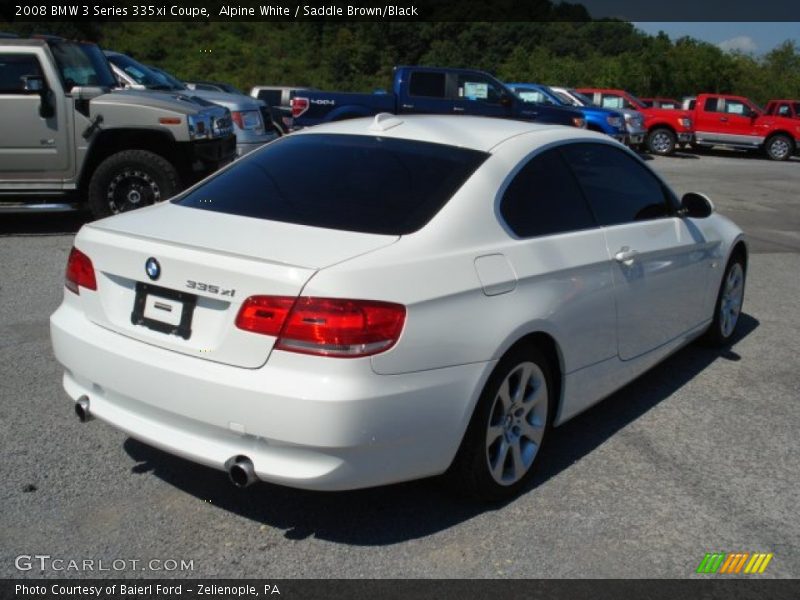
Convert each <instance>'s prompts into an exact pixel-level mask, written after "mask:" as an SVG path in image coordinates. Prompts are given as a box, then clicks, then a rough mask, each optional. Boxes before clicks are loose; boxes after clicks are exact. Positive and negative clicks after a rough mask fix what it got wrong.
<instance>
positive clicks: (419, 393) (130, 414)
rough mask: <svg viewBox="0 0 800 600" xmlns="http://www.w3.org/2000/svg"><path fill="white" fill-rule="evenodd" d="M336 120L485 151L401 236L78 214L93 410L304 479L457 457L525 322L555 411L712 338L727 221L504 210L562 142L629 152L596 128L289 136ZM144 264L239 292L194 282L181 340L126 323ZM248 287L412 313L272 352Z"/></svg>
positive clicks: (424, 120) (76, 320)
mask: <svg viewBox="0 0 800 600" xmlns="http://www.w3.org/2000/svg"><path fill="white" fill-rule="evenodd" d="M325 133H337V134H351V135H380V136H381V137H398V138H408V139H416V140H422V141H429V142H433V143H447V144H450V145H454V146H463V147H468V148H474V149H480V150H483V151H487V152H490V153H491V155H490V156H489V157H488V158H487V160H486V161H485V162H484V163H483V164H482V165H481V166H480V167H479V168H478V169H477V171H476V172H475V173H474V174H473V176H472V177H470V178H469V179H468V180H467V181H466V183H465V184H464V185H463V186H462V187H461V189H459V190H458V191H457V192H456V193H455V194H454V195H453V197H452V198H451V199H450V201H449V202H448V203H447V204H445V206H444V207H443V208H442V209H441V210H440V211H439V212H438V214H436V216H434V217H433V219H432V220H431V221H430V222H429V223H428V224H427V225H426V226H424V227H423V228H422V229H420V230H419V231H417V232H415V233H411V234H408V235H404V236H400V237H399V238H398V236H390V235H370V234H363V233H353V232H344V231H335V230H330V229H321V228H312V227H304V226H299V225H293V224H288V223H276V222H272V221H263V220H258V219H252V218H245V217H238V216H233V215H226V214H221V213H216V212H210V211H204V210H199V209H193V208H187V207H182V206H178V205H175V204H169V203H167V204H161V205H156V206H153V207H151V208H148V209H145V210H141V211H136V212H133V213H128V214H124V215H120V216H117V217H112V218H110V219H106V220H103V221H100V222H98V223H96V224H93V225H89V226H85V227H84V228H83V229H82V230H81V231H80V232H79V234H78V236H77V238H76V243H75V245H76V247H77V248H78V249H80V250H81V251H83V252H85V253H86V254H87V255H88V256H89V257H90V258H91V259H92V260H93V261H94V267H95V271H96V272H97V277H98V291H97V292H93V291H90V290H85V289H81V290H80V295H75V294H74V293H73V292H70V291H65V294H64V302H63V303H62V305H61V306H60V307H59V309H58V310H57V311H56V312H55V313H54V315H53V316H52V317H51V332H52V339H53V348H54V352H55V356H56V358H57V360H58V361H59V362H60V363H62V364H63V365H64V368H65V375H64V385H65V389H66V391H67V393H68V395H69V396H70V397H71V398H72V399H73V400H77V399H78V398H80V397H82V396H87V397H88V398H89V399H90V402H91V411H92V414H94V415H96V416H98V417H99V418H100V419H104V420H106V421H108V422H110V423H112V424H113V425H115V426H116V427H119V428H121V429H123V430H125V431H127V432H128V433H129V434H131V435H132V436H134V437H136V438H138V439H142V440H144V441H145V442H147V443H150V444H153V445H155V446H158V447H160V448H163V449H166V450H168V451H170V452H173V453H175V454H178V455H181V456H184V457H186V458H189V459H192V460H195V461H198V462H200V463H203V464H206V465H209V466H212V467H215V468H218V469H223V468H225V463H226V461H228V460H229V459H230V458H231V457H233V456H237V455H246V456H248V457H249V458H251V459H252V461H253V463H254V466H255V470H256V473H257V475H258V476H259V478H261V479H264V480H267V481H273V482H277V483H283V484H287V485H292V486H295V487H303V488H309V489H329V490H332V489H350V488H357V487H366V486H372V485H380V484H384V483H390V482H394V481H402V480H407V479H413V478H418V477H424V476H428V475H434V474H437V473H442V472H443V471H444V470H446V469H447V467H448V466H449V464H450V462H451V461H452V459H453V457H454V456H455V454H456V451H457V449H458V447H459V444H460V442H461V439H462V437H463V435H464V432H465V430H466V428H467V425H468V423H469V421H470V418H471V415H472V411H473V408H474V406H475V404H476V402H477V400H478V397H479V396H480V393H481V390H482V388H483V385H484V384H485V382H486V380H487V379H488V377H489V375H490V374H491V372H492V369H493V368H494V366H495V364H496V363H497V361H498V360H499V359H500V358H501V357H502V356H503V355H504V353H505V352H506V351H507V350H508V349H509V348H510V347H511V346H513V345H514V344H515V343H516V342H517V341H518V340H520V339H521V338H522V337H524V336H526V335H528V334H533V333H535V334H539V335H546V336H549V337H550V338H551V339H552V340H553V341H554V343H555V346H556V349H557V354H558V367H559V372H560V374H561V385H560V389H561V398H560V399H559V403H558V409H557V415H556V419H555V423H556V424H560V423H562V422H564V421H565V420H567V419H568V418H571V417H572V416H574V415H576V414H578V413H579V412H581V411H583V410H585V409H586V408H588V407H589V406H591V405H592V404H594V403H595V402H597V401H599V400H600V399H602V398H604V397H605V396H607V395H608V394H610V393H612V392H613V391H615V390H616V389H618V388H619V387H621V386H622V385H624V384H626V383H627V382H629V381H630V380H631V379H632V378H634V377H636V376H637V375H639V374H641V373H642V372H644V371H645V370H647V369H648V368H650V367H652V366H653V365H654V364H656V363H657V362H658V361H659V360H661V359H663V358H664V357H665V356H666V355H668V354H669V353H671V352H674V351H675V350H676V349H678V348H680V347H681V346H682V345H684V344H686V343H687V342H688V341H690V340H691V339H693V338H694V337H696V336H697V335H699V334H700V333H702V331H703V330H704V328H705V327H706V326H707V325H708V323H709V322H710V319H711V315H712V311H713V306H714V302H715V299H716V292H717V290H718V289H719V285H720V281H721V277H722V272H723V270H724V266H725V264H726V261H727V258H728V256H729V254H730V252H731V249H732V248H733V246H734V244H736V243H737V242H739V240H741V239H742V234H741V231H740V230H739V229H738V228H737V227H736V226H735V225H733V224H732V223H731V222H730V221H728V220H727V219H725V218H724V217H722V216H720V215H717V214H713V215H712V216H710V217H708V218H705V219H689V218H678V217H670V218H663V219H657V220H652V221H643V222H636V223H632V224H628V225H621V226H614V227H606V228H603V227H596V228H593V229H588V230H583V231H578V232H571V233H564V234H558V235H550V236H543V237H535V238H530V239H518V238H517V237H516V236H514V235H513V233H512V232H511V231H510V230H509V228H508V227H507V226H506V225H505V224H504V222H503V221H502V219H501V218H499V203H500V199H501V198H502V195H503V192H504V191H505V188H506V187H507V185H508V184H509V182H510V181H511V179H512V178H513V176H514V175H515V174H516V172H517V170H518V168H519V165H520V164H521V162H522V161H523V160H524V159H526V158H528V157H531V156H533V155H535V154H536V153H538V152H541V151H542V150H544V149H547V148H549V147H552V146H553V145H556V144H560V143H564V142H568V141H592V142H597V143H603V144H611V145H614V146H615V147H619V148H623V146H621V145H620V144H618V143H616V142H613V141H612V140H610V139H609V138H608V137H607V136H605V135H602V134H597V133H593V132H590V131H586V130H577V129H574V128H567V127H556V126H541V125H534V124H530V123H523V122H517V121H504V120H494V119H484V118H476V117H461V116H460V117H434V116H411V117H403V119H402V120H401V123H400V124H399V125H397V124H394V125H393V126H392V127H391V128H388V129H386V130H385V131H380V132H376V131H375V122H373V120H372V119H357V120H352V121H345V122H341V123H335V124H328V125H321V126H317V127H315V128H313V129H308V130H303V131H301V132H299V133H297V134H294V135H295V136H302V135H311V134H325ZM278 143H280V142H278ZM631 155H632V154H631ZM632 156H633V155H632ZM625 246H627V247H629V248H631V249H636V250H637V251H638V252H639V254H638V255H637V256H636V259H635V260H634V265H633V268H631V267H628V266H627V265H624V264H622V263H620V262H619V261H617V260H615V258H614V254H615V253H616V252H617V251H618V250H619V249H621V248H623V247H625ZM150 256H155V257H157V258H158V259H159V260H160V261H161V263H162V267H163V275H162V279H159V280H158V282H157V283H158V284H159V285H164V286H165V287H169V288H172V287H175V288H181V287H182V286H183V284H184V280H185V279H187V278H188V279H193V278H197V279H198V280H205V279H208V281H209V282H212V283H215V282H219V283H220V284H221V285H231V286H236V295H235V296H234V297H233V298H226V299H224V300H223V299H222V298H220V297H216V296H214V295H212V294H207V293H198V296H199V300H198V302H199V305H198V309H197V310H198V311H200V312H199V313H198V314H199V315H200V316H199V317H197V318H198V319H199V321H198V322H197V336H198V337H197V338H196V339H195V338H194V330H193V336H192V338H190V340H183V339H181V338H177V337H175V336H172V337H173V338H174V339H165V338H167V337H169V336H165V335H164V334H160V333H158V332H153V331H150V330H144V331H142V328H141V327H140V326H134V325H132V324H131V323H130V309H131V303H132V295H133V292H132V289H131V286H132V285H134V282H135V281H137V280H139V281H147V279H146V277H145V274H144V263H145V261H146V260H147V258H148V257H150ZM190 273H191V275H190ZM115 279H116V280H117V281H116V283H115V282H114V280H115ZM119 280H124V282H123V283H122V284H120V283H119ZM227 282H230V283H229V284H228V283H227ZM112 284H113V285H112ZM115 285H116V286H117V287H114V286H115ZM109 290H111V291H110V292H109ZM256 294H280V295H292V296H295V295H298V294H302V295H303V296H317V297H333V298H362V299H370V300H379V301H387V302H394V303H401V304H403V305H405V307H406V311H407V316H406V322H405V327H404V329H403V332H402V334H401V336H400V339H399V340H398V342H397V343H396V345H394V346H393V347H392V348H390V349H389V350H387V351H385V352H382V353H379V354H375V355H373V356H371V357H364V358H354V359H337V358H330V357H320V356H307V355H301V354H295V353H292V352H287V351H284V350H272V345H273V343H274V341H275V338H274V337H270V336H265V335H257V334H253V333H249V332H245V331H241V330H238V329H236V328H235V326H234V325H233V319H234V318H235V314H236V312H237V311H238V306H239V305H240V304H241V302H242V301H243V300H244V299H245V298H247V297H248V296H250V295H256ZM226 302H227V303H228V304H229V305H228V306H222V304H224V303H226ZM201 308H202V309H203V310H201ZM214 315H216V320H214ZM654 316H655V317H658V318H653V317H654ZM126 318H127V319H128V320H127V321H125V319H126ZM120 334H121V335H120ZM201 346H205V347H204V348H201Z"/></svg>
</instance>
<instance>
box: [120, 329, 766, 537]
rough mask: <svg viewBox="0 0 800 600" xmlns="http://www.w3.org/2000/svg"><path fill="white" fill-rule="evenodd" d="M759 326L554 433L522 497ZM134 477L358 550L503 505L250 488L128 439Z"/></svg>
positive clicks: (374, 492)
mask: <svg viewBox="0 0 800 600" xmlns="http://www.w3.org/2000/svg"><path fill="white" fill-rule="evenodd" d="M758 325H759V323H758V321H757V320H756V319H755V318H753V317H752V316H749V315H746V314H743V315H742V316H741V318H740V321H739V327H738V330H737V335H736V338H735V339H734V340H733V343H732V344H731V346H729V347H728V348H726V349H722V350H719V349H712V348H706V347H703V346H700V345H697V344H692V345H690V346H688V347H687V348H684V349H682V350H681V351H679V352H678V353H676V354H674V355H673V356H671V357H670V358H668V359H667V360H665V361H664V362H662V363H661V364H660V365H658V366H656V367H654V368H653V369H652V370H650V371H649V372H648V373H646V374H644V375H643V376H642V377H640V378H638V379H637V380H635V381H633V382H632V383H630V384H628V385H627V386H626V387H625V388H623V389H622V390H620V391H618V392H616V393H615V394H613V395H612V396H610V397H609V398H607V399H606V400H604V401H603V402H601V403H599V404H597V405H596V406H594V407H593V408H591V409H589V410H588V411H586V412H585V413H583V414H582V415H579V416H578V417H576V418H574V419H572V420H571V421H569V422H568V423H566V424H565V425H563V426H562V427H558V428H556V429H554V430H553V431H552V432H551V435H550V439H549V441H548V445H547V446H545V448H544V449H543V450H542V455H541V456H540V458H539V463H538V469H537V474H536V476H535V477H534V478H533V481H532V482H531V484H530V486H529V489H528V490H526V491H525V492H523V493H525V494H530V493H533V494H535V493H536V487H537V486H542V485H545V484H546V482H547V481H548V480H549V479H551V478H552V477H555V476H556V475H558V474H559V473H561V472H562V471H563V470H564V469H567V468H568V467H569V466H570V465H572V464H573V463H575V462H576V461H578V460H580V459H581V458H583V457H585V456H586V455H588V454H590V453H591V452H592V451H593V450H594V449H595V448H597V447H598V446H600V445H601V444H602V443H603V442H604V441H605V440H607V439H608V438H609V437H611V436H613V435H614V434H615V433H616V432H618V431H619V430H620V429H622V428H624V427H625V426H626V425H628V424H630V423H632V422H633V421H635V420H636V419H638V418H639V417H641V416H642V415H643V414H645V413H646V412H647V411H649V410H650V409H651V408H653V407H654V406H656V405H657V404H658V403H659V402H661V401H662V400H664V399H665V398H668V397H669V396H670V395H672V394H673V393H674V392H675V391H677V390H678V389H680V388H681V387H682V386H683V385H684V384H685V383H687V382H688V381H690V380H691V379H692V378H693V377H695V375H697V374H698V373H700V372H701V371H703V370H704V369H706V368H707V367H708V366H709V365H711V364H712V363H713V362H715V361H717V360H734V361H735V360H739V359H740V357H739V355H738V354H736V352H735V346H736V343H737V342H739V341H740V340H741V339H743V338H744V337H746V336H748V335H750V334H751V333H752V332H753V331H754V330H755V329H756V328H757V327H758ZM124 448H125V451H126V452H127V453H128V454H129V455H130V457H131V458H132V459H133V460H135V461H136V462H137V463H138V464H136V465H135V466H134V467H133V468H132V472H134V473H139V474H144V473H152V474H153V475H155V476H156V477H158V478H160V479H162V480H163V481H165V482H166V483H168V484H170V485H172V486H175V487H176V488H178V489H180V490H182V491H184V492H186V493H188V494H192V495H193V496H196V497H197V498H200V499H202V500H204V501H208V502H210V503H211V504H213V505H214V506H216V507H218V508H221V509H223V510H226V511H230V512H232V513H235V514H237V515H240V516H243V517H245V518H247V519H250V520H252V521H254V522H256V523H260V524H265V525H267V526H269V527H274V528H277V529H281V530H284V532H285V533H284V537H285V538H287V539H296V540H299V539H305V538H307V537H310V536H314V537H316V538H319V539H324V540H329V541H332V542H337V543H344V544H352V545H359V546H373V545H386V544H395V543H399V542H403V541H406V540H410V539H416V538H421V537H425V536H429V535H431V534H434V533H436V532H439V531H442V530H444V529H447V528H449V527H451V526H453V525H456V524H458V523H461V522H464V521H467V520H469V519H471V518H473V517H475V516H477V515H479V514H481V513H484V512H487V511H492V510H498V509H500V508H502V507H503V506H504V504H494V505H485V504H483V505H482V504H478V503H475V502H472V501H469V500H465V499H461V498H459V497H458V496H457V495H456V494H455V493H453V492H452V490H449V489H447V485H446V483H445V481H443V479H442V478H435V479H427V480H421V481H415V482H410V483H403V484H397V485H391V486H384V487H380V488H373V489H368V490H357V491H351V492H310V491H304V490H295V489H291V488H286V487H282V486H277V485H271V484H267V483H257V484H255V485H253V486H251V487H249V488H247V489H245V490H241V489H237V488H235V487H233V485H232V484H231V483H229V482H228V480H227V475H226V474H224V473H222V472H221V471H216V470H214V469H210V468H207V467H203V466H200V465H197V464H195V463H192V462H190V461H186V460H183V459H181V458H178V457H176V456H173V455H171V454H168V453H165V452H162V451H160V450H158V449H156V448H153V447H151V446H148V445H146V444H143V443H141V442H139V441H136V440H134V439H132V438H128V439H127V440H126V441H125V444H124Z"/></svg>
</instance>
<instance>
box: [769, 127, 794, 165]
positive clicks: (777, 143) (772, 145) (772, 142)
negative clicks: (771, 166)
mask: <svg viewBox="0 0 800 600" xmlns="http://www.w3.org/2000/svg"><path fill="white" fill-rule="evenodd" d="M764 152H766V153H767V157H768V158H769V159H770V160H789V158H791V156H792V152H794V143H793V142H792V140H791V139H790V138H789V137H788V136H785V135H783V134H780V133H779V134H777V135H773V136H772V137H771V138H769V139H768V140H767V142H766V143H765V144H764Z"/></svg>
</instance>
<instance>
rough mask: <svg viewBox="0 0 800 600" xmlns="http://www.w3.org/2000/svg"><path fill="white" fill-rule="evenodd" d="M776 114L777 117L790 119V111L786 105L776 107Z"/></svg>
mask: <svg viewBox="0 0 800 600" xmlns="http://www.w3.org/2000/svg"><path fill="white" fill-rule="evenodd" d="M777 114H778V116H779V117H791V116H792V111H791V110H790V109H789V105H788V104H781V105H780V106H778V112H777Z"/></svg>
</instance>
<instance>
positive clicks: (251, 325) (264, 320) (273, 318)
mask: <svg viewBox="0 0 800 600" xmlns="http://www.w3.org/2000/svg"><path fill="white" fill-rule="evenodd" d="M294 301H295V299H294V298H291V297H288V296H250V297H249V298H248V299H247V300H245V301H244V302H243V303H242V307H241V308H240V309H239V314H238V315H236V326H237V327H238V328H239V329H244V330H245V331H253V332H255V333H263V334H264V335H272V336H275V337H278V334H280V332H281V327H283V323H284V322H285V321H286V317H287V316H288V315H289V311H290V310H292V306H293V305H294Z"/></svg>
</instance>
